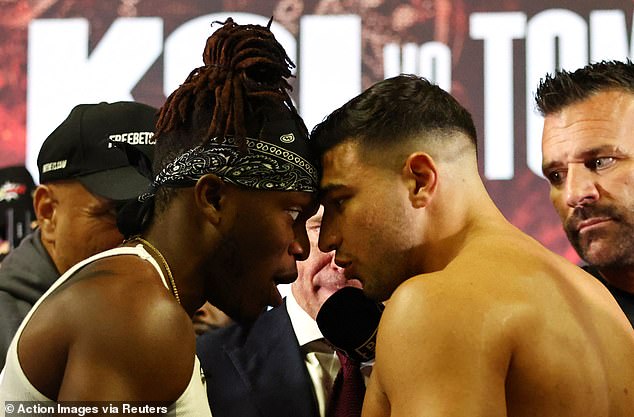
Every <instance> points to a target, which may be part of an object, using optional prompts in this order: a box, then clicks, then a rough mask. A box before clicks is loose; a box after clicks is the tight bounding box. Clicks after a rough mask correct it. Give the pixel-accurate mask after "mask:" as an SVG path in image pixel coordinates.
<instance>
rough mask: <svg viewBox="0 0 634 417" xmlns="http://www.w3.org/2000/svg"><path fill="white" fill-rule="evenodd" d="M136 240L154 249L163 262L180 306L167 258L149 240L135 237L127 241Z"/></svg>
mask: <svg viewBox="0 0 634 417" xmlns="http://www.w3.org/2000/svg"><path fill="white" fill-rule="evenodd" d="M135 240H136V241H138V242H141V243H143V244H144V245H145V246H147V247H148V248H150V249H152V252H154V255H156V256H157V257H158V258H159V261H161V263H162V264H163V267H164V268H165V271H166V272H167V278H168V279H169V282H170V286H171V287H172V288H171V291H172V294H174V298H176V301H177V302H178V304H180V303H181V298H180V297H179V295H178V288H176V281H174V276H173V275H172V270H171V269H170V266H169V265H168V264H167V261H166V260H165V257H164V256H163V254H162V253H161V252H160V251H159V250H158V249H156V248H155V247H154V245H152V244H151V243H150V242H148V241H147V240H145V239H143V238H142V237H140V236H135V237H133V238H131V239H129V240H127V242H134V241H135Z"/></svg>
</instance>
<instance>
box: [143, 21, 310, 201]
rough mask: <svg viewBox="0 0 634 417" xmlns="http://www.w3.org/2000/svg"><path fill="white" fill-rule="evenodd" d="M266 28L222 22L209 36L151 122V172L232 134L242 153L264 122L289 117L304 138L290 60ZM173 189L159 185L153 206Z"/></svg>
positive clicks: (269, 25)
mask: <svg viewBox="0 0 634 417" xmlns="http://www.w3.org/2000/svg"><path fill="white" fill-rule="evenodd" d="M272 21H273V18H271V20H269V22H268V24H267V26H266V27H264V26H260V25H238V24H237V23H235V22H234V21H233V19H232V18H228V19H227V20H226V21H225V22H224V23H223V22H213V23H212V26H213V24H216V23H219V24H222V26H221V27H220V28H218V30H216V31H215V32H214V33H213V34H212V35H211V36H210V37H209V38H208V39H207V42H206V45H205V49H204V52H203V63H204V65H203V66H202V67H199V68H196V69H194V70H193V71H192V72H191V73H190V74H189V76H188V77H187V78H186V79H185V82H184V83H183V84H181V85H180V87H178V88H177V89H176V90H175V91H174V92H173V93H172V94H171V95H170V96H169V97H168V98H167V100H166V101H165V104H164V105H163V107H162V108H161V110H160V112H159V118H158V121H157V124H156V131H155V138H156V145H155V151H154V166H153V173H154V175H155V176H156V175H157V174H158V173H159V172H160V171H161V170H162V169H163V168H164V167H165V166H166V165H167V164H168V163H169V162H171V161H172V160H174V158H176V157H177V156H178V155H180V154H182V153H183V152H185V151H186V150H188V149H191V148H193V147H194V146H197V145H200V144H206V143H208V142H209V141H210V140H213V141H216V142H218V143H223V142H224V141H225V138H226V137H229V136H231V137H233V138H234V140H235V141H236V144H237V145H238V147H239V149H240V151H241V152H243V153H246V152H247V141H246V138H247V137H252V138H255V139H260V138H261V136H260V135H261V131H262V128H263V126H264V125H265V123H266V122H267V121H269V120H282V119H294V120H297V121H298V123H297V124H298V126H300V128H301V129H303V130H304V131H305V134H306V136H308V129H307V128H306V127H305V125H304V122H303V120H302V119H301V117H300V116H299V114H298V112H297V109H296V108H295V106H294V104H293V102H292V100H291V97H290V91H292V87H291V85H290V84H289V83H288V78H289V77H291V76H292V74H291V70H292V69H293V68H295V64H294V63H293V62H292V61H291V59H290V58H289V57H288V55H287V54H286V51H285V50H284V48H283V47H282V45H281V44H280V43H279V42H278V41H277V40H276V39H275V36H274V35H273V33H272V32H271V30H270V27H271V23H272ZM176 192H178V191H177V189H174V188H169V187H160V188H159V190H158V193H157V198H156V210H157V211H162V209H163V208H165V207H166V206H167V203H168V201H169V200H170V199H171V196H172V195H173V194H174V193H176Z"/></svg>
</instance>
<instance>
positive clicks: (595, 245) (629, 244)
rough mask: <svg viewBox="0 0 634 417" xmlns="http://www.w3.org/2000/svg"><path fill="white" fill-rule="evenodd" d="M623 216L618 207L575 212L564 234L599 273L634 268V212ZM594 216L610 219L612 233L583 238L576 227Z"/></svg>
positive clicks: (587, 234) (594, 233)
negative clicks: (600, 271)
mask: <svg viewBox="0 0 634 417" xmlns="http://www.w3.org/2000/svg"><path fill="white" fill-rule="evenodd" d="M625 210H626V211H627V212H626V213H623V210H619V209H618V208H616V207H614V206H609V207H602V208H594V207H591V208H586V209H580V210H579V211H577V210H576V211H575V212H574V213H573V214H572V215H571V216H570V217H569V218H568V219H567V220H566V222H565V224H564V230H565V232H566V235H567V237H568V240H569V241H570V243H571V245H572V247H573V248H574V249H575V251H576V252H577V254H578V255H579V257H581V259H583V260H584V261H585V262H587V263H588V264H590V265H593V266H595V267H597V268H598V269H616V270H619V269H625V268H632V267H634V211H628V210H627V209H625ZM593 216H609V217H610V218H611V219H612V224H611V225H610V226H611V229H612V230H601V229H600V230H589V231H586V232H584V234H583V236H581V235H580V233H579V231H578V229H577V227H576V226H575V224H576V223H577V222H579V221H580V220H583V219H586V218H589V217H593Z"/></svg>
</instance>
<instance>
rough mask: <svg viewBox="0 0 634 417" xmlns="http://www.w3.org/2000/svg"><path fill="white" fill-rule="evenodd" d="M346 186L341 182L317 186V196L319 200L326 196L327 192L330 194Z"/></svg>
mask: <svg viewBox="0 0 634 417" xmlns="http://www.w3.org/2000/svg"><path fill="white" fill-rule="evenodd" d="M346 188H348V187H347V186H345V185H343V184H336V183H334V184H328V185H326V186H323V187H320V188H319V195H318V196H317V197H318V199H319V201H323V200H324V198H326V197H327V196H328V195H329V194H332V193H334V192H337V191H339V190H343V189H346Z"/></svg>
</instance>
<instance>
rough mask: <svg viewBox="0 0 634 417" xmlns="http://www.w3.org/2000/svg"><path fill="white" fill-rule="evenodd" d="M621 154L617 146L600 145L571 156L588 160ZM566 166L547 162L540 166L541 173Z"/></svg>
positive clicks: (556, 162) (555, 162)
mask: <svg viewBox="0 0 634 417" xmlns="http://www.w3.org/2000/svg"><path fill="white" fill-rule="evenodd" d="M606 152H609V153H619V154H620V153H622V151H621V150H620V149H619V147H618V146H617V145H609V144H608V145H601V146H596V147H593V148H589V149H584V150H582V151H581V152H579V153H578V154H575V155H573V157H574V159H582V160H583V159H588V158H595V157H597V156H599V155H601V154H603V153H606ZM563 165H566V164H564V163H561V162H558V161H549V162H546V163H544V164H542V173H546V171H549V170H551V169H553V168H554V167H557V166H563Z"/></svg>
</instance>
